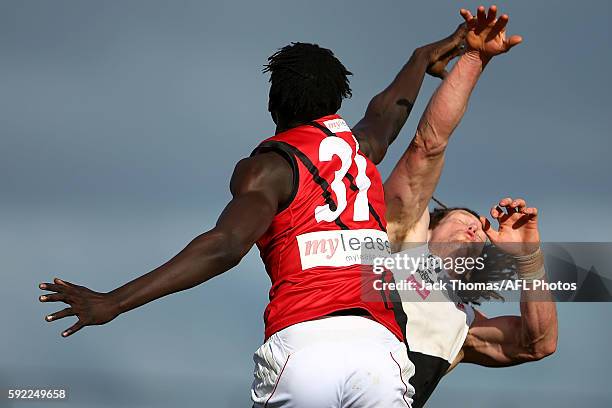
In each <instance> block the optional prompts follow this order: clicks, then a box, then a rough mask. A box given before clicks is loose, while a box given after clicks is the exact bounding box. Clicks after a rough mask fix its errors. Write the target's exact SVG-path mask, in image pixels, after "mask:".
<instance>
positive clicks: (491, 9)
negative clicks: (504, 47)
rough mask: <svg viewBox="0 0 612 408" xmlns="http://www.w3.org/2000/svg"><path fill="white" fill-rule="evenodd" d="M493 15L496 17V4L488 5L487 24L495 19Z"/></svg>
mask: <svg viewBox="0 0 612 408" xmlns="http://www.w3.org/2000/svg"><path fill="white" fill-rule="evenodd" d="M495 17H497V6H495V5H493V6H491V7H489V14H488V15H487V25H488V24H491V23H493V22H494V21H495Z"/></svg>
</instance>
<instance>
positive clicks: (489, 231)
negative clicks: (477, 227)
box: [479, 216, 499, 242]
mask: <svg viewBox="0 0 612 408" xmlns="http://www.w3.org/2000/svg"><path fill="white" fill-rule="evenodd" d="M479 219H480V223H481V224H482V230H483V231H484V233H485V234H486V235H487V237H489V239H490V240H491V242H496V240H497V236H498V235H499V232H498V231H496V230H495V229H493V228H492V227H491V223H490V222H489V220H488V219H487V218H486V217H483V216H480V217H479Z"/></svg>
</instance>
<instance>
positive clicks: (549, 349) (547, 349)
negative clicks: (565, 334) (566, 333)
mask: <svg viewBox="0 0 612 408" xmlns="http://www.w3.org/2000/svg"><path fill="white" fill-rule="evenodd" d="M556 351H557V339H554V340H552V341H548V342H546V343H544V344H542V345H540V347H538V348H537V350H536V351H535V357H536V359H537V360H541V359H543V358H545V357H548V356H550V355H553V354H554V353H555V352H556Z"/></svg>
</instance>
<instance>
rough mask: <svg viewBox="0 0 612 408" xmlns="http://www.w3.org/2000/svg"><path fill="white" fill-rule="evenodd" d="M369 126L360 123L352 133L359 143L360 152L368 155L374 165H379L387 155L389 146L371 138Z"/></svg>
mask: <svg viewBox="0 0 612 408" xmlns="http://www.w3.org/2000/svg"><path fill="white" fill-rule="evenodd" d="M367 127H368V126H367V124H363V123H361V122H360V123H358V124H357V125H355V126H354V127H353V128H352V129H351V131H352V132H353V136H355V139H357V141H358V142H359V151H360V152H361V153H363V154H364V155H366V156H367V157H368V159H370V160H371V161H372V162H373V163H374V164H379V163H380V162H381V161H382V159H383V158H384V157H385V154H387V148H388V146H387V145H383V143H381V142H380V141H379V140H378V139H377V138H375V137H370V136H368V135H369V133H370V132H369V129H368V128H367Z"/></svg>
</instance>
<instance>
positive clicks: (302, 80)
mask: <svg viewBox="0 0 612 408" xmlns="http://www.w3.org/2000/svg"><path fill="white" fill-rule="evenodd" d="M263 72H269V73H270V83H271V87H270V102H269V105H268V110H269V111H270V112H273V111H276V112H279V113H280V114H281V115H283V117H285V118H287V119H289V120H294V121H304V122H307V121H311V120H314V119H317V118H320V117H321V116H326V115H331V114H334V113H336V112H337V111H338V110H339V109H340V105H341V104H342V99H344V98H350V97H351V96H352V93H351V88H350V87H349V80H348V75H352V73H351V72H349V71H348V70H347V69H346V68H345V67H344V65H342V63H341V62H340V61H339V60H338V59H337V58H336V57H335V56H334V54H333V53H332V52H331V50H328V49H327V48H322V47H319V46H318V45H316V44H308V43H300V42H294V43H291V44H290V45H287V46H285V47H283V48H281V49H280V50H278V51H277V52H276V53H274V54H273V55H272V56H271V57H269V58H268V64H266V65H264V69H263Z"/></svg>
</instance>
